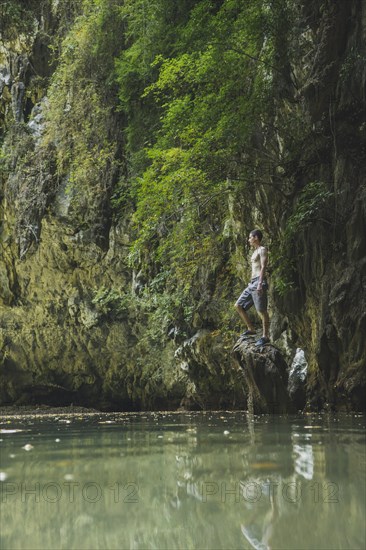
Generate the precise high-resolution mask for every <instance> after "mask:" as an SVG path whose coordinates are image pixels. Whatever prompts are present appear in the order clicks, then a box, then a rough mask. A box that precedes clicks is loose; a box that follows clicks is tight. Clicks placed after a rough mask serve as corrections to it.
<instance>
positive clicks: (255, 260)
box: [235, 229, 269, 346]
mask: <svg viewBox="0 0 366 550" xmlns="http://www.w3.org/2000/svg"><path fill="white" fill-rule="evenodd" d="M262 238H263V234H262V231H260V230H259V229H254V230H253V231H251V232H250V233H249V238H248V242H249V244H250V246H251V247H253V248H254V252H253V254H252V256H251V264H252V278H251V281H250V283H249V284H248V286H247V288H246V289H245V290H244V291H243V292H242V293H241V295H240V296H239V298H238V300H237V302H236V304H235V307H236V309H237V312H238V313H239V315H240V317H241V319H242V320H243V321H244V323H245V324H246V325H247V327H248V329H247V330H246V331H245V332H244V333H243V336H249V335H252V334H253V335H254V334H255V328H254V326H253V324H252V322H251V320H250V318H249V316H248V314H247V311H248V310H249V309H250V308H251V307H252V305H253V304H254V306H255V309H256V310H257V312H258V314H259V316H260V317H261V319H262V328H263V336H262V337H261V338H260V339H259V340H258V341H257V342H256V346H263V345H264V344H267V343H268V342H269V315H268V311H267V289H268V284H267V281H266V277H265V274H266V268H267V263H268V253H267V249H266V248H265V247H264V246H262V245H261V242H262Z"/></svg>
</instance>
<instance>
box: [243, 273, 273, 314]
mask: <svg viewBox="0 0 366 550" xmlns="http://www.w3.org/2000/svg"><path fill="white" fill-rule="evenodd" d="M258 279H259V277H254V279H252V280H251V281H250V283H249V285H248V286H247V288H246V289H245V290H243V292H242V293H241V294H240V296H239V298H238V299H237V301H236V304H235V305H236V306H241V307H242V308H243V309H244V310H245V311H247V310H248V309H250V308H251V307H252V305H253V304H254V307H255V309H256V310H257V311H258V312H259V313H264V312H265V311H267V305H268V303H267V302H268V301H267V290H268V283H267V281H266V280H264V281H263V282H262V292H258V291H257V287H258Z"/></svg>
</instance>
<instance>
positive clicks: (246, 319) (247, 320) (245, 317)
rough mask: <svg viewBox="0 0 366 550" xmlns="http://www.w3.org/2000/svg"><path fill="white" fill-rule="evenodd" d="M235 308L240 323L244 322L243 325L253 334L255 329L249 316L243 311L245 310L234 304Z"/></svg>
mask: <svg viewBox="0 0 366 550" xmlns="http://www.w3.org/2000/svg"><path fill="white" fill-rule="evenodd" d="M235 307H236V311H237V312H238V313H239V315H240V318H241V319H242V321H244V323H245V324H246V325H247V327H248V330H251V331H252V332H255V327H254V326H253V324H252V322H251V320H250V318H249V315H248V314H247V312H246V311H245V309H243V308H242V307H241V306H240V305H239V304H235Z"/></svg>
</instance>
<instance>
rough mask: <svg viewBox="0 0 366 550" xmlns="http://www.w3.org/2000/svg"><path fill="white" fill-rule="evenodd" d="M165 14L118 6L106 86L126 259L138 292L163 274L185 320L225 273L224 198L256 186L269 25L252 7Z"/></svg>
mask: <svg viewBox="0 0 366 550" xmlns="http://www.w3.org/2000/svg"><path fill="white" fill-rule="evenodd" d="M171 4H172V3H171V2H167V1H166V0H154V1H153V2H149V3H147V2H144V1H142V0H140V1H138V2H125V4H124V6H123V8H122V13H123V17H124V18H125V21H126V37H127V41H126V48H125V49H124V50H123V52H122V53H121V55H120V57H119V59H118V60H117V62H116V78H117V82H118V84H119V97H120V101H121V109H122V110H123V111H124V112H125V113H126V115H127V130H126V146H127V151H128V153H129V162H130V164H129V176H130V181H131V188H130V191H129V193H130V194H129V196H130V197H132V198H133V200H134V201H135V204H136V212H135V214H134V222H135V228H136V235H137V236H136V239H135V241H134V243H133V246H132V250H131V255H130V257H131V259H132V260H133V262H134V266H135V267H136V268H138V269H141V268H142V269H143V271H144V272H145V274H146V276H147V278H148V280H151V279H153V278H154V277H156V275H157V274H158V273H159V272H160V270H164V269H165V266H167V265H169V266H170V280H171V285H170V288H169V287H168V286H167V287H166V289H169V292H170V293H171V294H172V295H175V296H177V297H180V299H182V300H183V301H184V300H186V301H187V304H188V306H187V307H188V309H191V311H192V312H193V311H194V309H196V311H197V310H199V309H200V307H201V306H202V305H203V304H206V305H207V303H209V301H210V299H209V298H207V297H206V298H201V296H197V292H198V291H194V290H193V289H194V288H198V287H200V285H201V287H202V288H206V290H205V292H206V294H207V292H208V293H209V294H210V291H208V290H207V287H210V285H211V284H212V283H211V282H210V281H211V279H212V277H214V275H213V274H215V273H217V272H219V271H221V270H223V269H225V264H226V262H228V261H230V260H229V257H228V255H227V254H226V250H225V247H226V246H227V242H226V238H225V223H226V220H227V218H228V216H229V208H230V205H229V202H228V200H227V197H228V195H229V193H228V191H229V190H230V192H231V193H232V195H233V196H234V199H233V200H234V201H235V200H236V198H237V197H239V196H242V195H243V194H244V193H246V187H247V182H248V181H251V180H258V179H260V177H261V176H260V175H259V174H258V165H259V164H260V162H261V160H262V159H261V154H260V152H259V150H258V149H254V147H253V136H255V135H256V134H257V133H258V131H259V129H260V128H261V125H262V123H263V121H264V119H265V118H266V117H268V115H269V113H271V112H272V102H273V99H272V83H273V68H272V63H273V51H274V49H273V44H274V35H275V30H276V29H275V30H274V28H275V26H276V25H275V22H274V19H273V14H272V11H271V10H270V9H269V6H268V5H267V3H266V2H262V1H259V0H253V1H252V2H246V3H243V2H240V1H236V0H231V1H229V2H228V1H227V2H212V1H208V0H201V1H198V0H196V1H195V2H186V8H188V9H186V10H181V11H179V13H175V14H174V17H173V19H168V17H167V16H166V13H165V12H166V9H167V6H168V5H170V6H171ZM173 28H174V34H173V32H172V29H173ZM166 36H169V40H170V42H169V48H167V40H166ZM267 163H268V161H267ZM233 182H234V183H233ZM121 197H125V194H124V193H122V194H121ZM122 202H123V200H122V199H121V203H122ZM202 266H207V267H206V268H205V269H202ZM198 280H201V282H200V284H197V281H198ZM158 307H160V306H158ZM161 307H163V309H166V308H167V304H166V303H164V306H161ZM171 314H174V299H173V302H172V310H171ZM192 318H193V315H192Z"/></svg>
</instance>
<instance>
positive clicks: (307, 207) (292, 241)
mask: <svg viewBox="0 0 366 550" xmlns="http://www.w3.org/2000/svg"><path fill="white" fill-rule="evenodd" d="M333 197H334V192H333V191H330V190H329V189H328V186H327V185H326V183H324V182H321V181H320V182H319V181H315V182H310V183H308V184H307V185H306V186H305V188H304V189H303V190H302V191H301V193H300V195H299V197H298V199H297V201H296V204H295V206H294V209H293V211H292V213H291V215H290V216H289V217H288V219H287V222H286V226H285V228H284V231H283V233H282V235H281V240H280V242H279V244H278V245H277V247H276V246H275V252H274V254H273V258H274V270H273V275H274V287H275V289H276V291H277V292H278V294H279V295H284V294H286V293H287V292H288V291H289V290H290V289H292V288H294V287H295V286H296V283H295V279H296V272H297V263H296V254H295V253H294V251H295V250H296V246H297V241H298V240H299V239H300V238H301V236H302V234H304V233H306V232H307V231H308V230H309V228H312V227H314V226H316V227H317V228H319V231H321V227H322V226H324V224H330V223H331V218H332V214H333V210H332V206H333V202H332V198H333Z"/></svg>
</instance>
